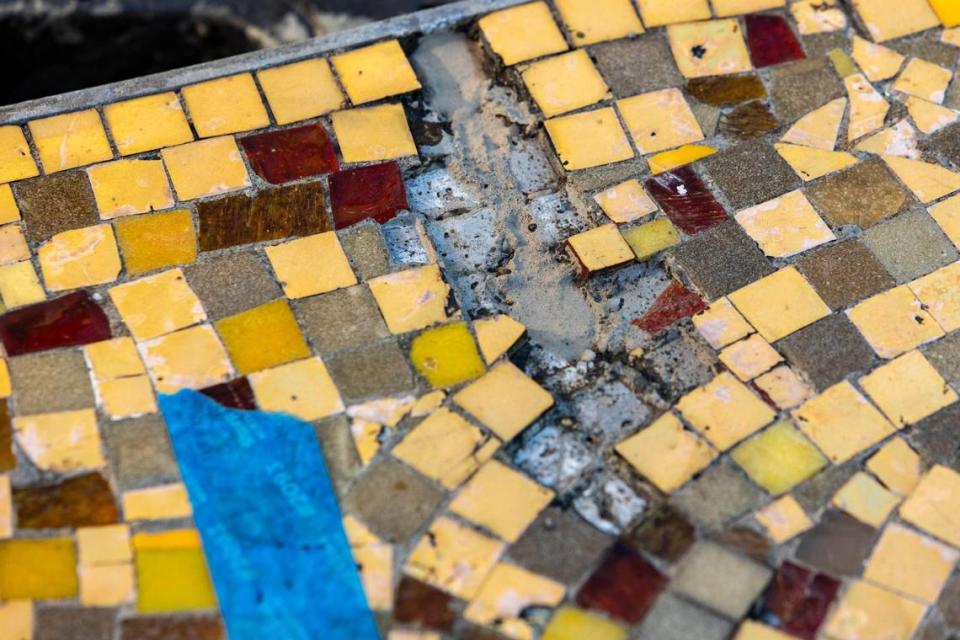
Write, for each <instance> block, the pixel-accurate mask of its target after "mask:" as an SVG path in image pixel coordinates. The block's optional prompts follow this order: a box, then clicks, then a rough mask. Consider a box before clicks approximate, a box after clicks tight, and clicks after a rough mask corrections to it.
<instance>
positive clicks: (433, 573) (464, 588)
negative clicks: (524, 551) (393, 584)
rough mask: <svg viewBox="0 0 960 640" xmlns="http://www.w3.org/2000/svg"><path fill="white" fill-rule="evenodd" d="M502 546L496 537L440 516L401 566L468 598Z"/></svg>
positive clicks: (420, 578)
mask: <svg viewBox="0 0 960 640" xmlns="http://www.w3.org/2000/svg"><path fill="white" fill-rule="evenodd" d="M504 546H505V545H504V543H502V542H500V541H499V540H495V539H494V538H490V537H488V536H485V535H483V534H481V533H478V532H477V531H475V530H473V529H472V528H470V527H468V526H466V525H463V524H460V523H458V522H456V521H454V520H451V519H450V518H447V517H444V516H441V517H440V518H437V519H436V520H435V521H434V522H433V523H432V524H431V525H430V527H429V528H428V529H427V533H426V535H424V536H423V537H422V538H421V539H420V542H419V543H418V544H417V546H416V547H415V548H414V550H413V551H412V552H411V553H410V557H409V558H408V559H407V563H406V566H405V567H404V569H405V572H406V573H407V575H409V576H411V577H413V578H416V579H418V580H421V581H423V582H426V583H427V584H431V585H433V586H435V587H437V588H438V589H441V590H443V591H446V592H447V593H450V594H451V595H454V596H456V597H458V598H464V599H468V600H469V599H472V598H473V597H474V596H475V595H476V594H477V592H479V590H480V587H481V586H483V582H484V580H486V578H487V576H488V575H490V572H491V571H493V568H494V567H495V566H496V564H497V561H498V560H499V559H500V556H501V554H502V553H503V551H504Z"/></svg>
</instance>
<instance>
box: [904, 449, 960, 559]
mask: <svg viewBox="0 0 960 640" xmlns="http://www.w3.org/2000/svg"><path fill="white" fill-rule="evenodd" d="M900 517H901V518H902V519H904V520H906V521H907V522H909V523H910V524H912V525H915V526H916V527H918V528H919V529H922V530H923V531H926V532H927V533H929V534H930V535H932V536H935V537H937V538H940V539H941V540H943V541H944V542H946V543H948V544H950V545H952V546H954V547H960V474H958V473H957V472H956V471H954V470H953V469H950V468H948V467H944V466H942V465H935V466H934V467H933V468H932V469H930V471H928V472H927V473H926V475H924V476H923V478H921V479H920V484H918V485H917V488H916V489H914V491H913V493H911V494H910V495H909V496H908V497H907V499H906V500H905V501H904V503H903V504H902V505H900Z"/></svg>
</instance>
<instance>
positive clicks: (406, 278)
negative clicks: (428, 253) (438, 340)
mask: <svg viewBox="0 0 960 640" xmlns="http://www.w3.org/2000/svg"><path fill="white" fill-rule="evenodd" d="M368 284H369V286H370V291H371V292H372V293H373V297H374V298H375V299H376V301H377V305H378V306H379V307H380V312H381V313H382V314H383V319H384V320H386V322H387V328H388V329H390V331H391V332H392V333H407V332H408V331H416V330H417V329H424V328H426V327H429V326H430V325H433V324H437V323H439V322H444V321H445V320H447V318H448V316H447V312H446V306H447V297H448V296H449V295H450V287H448V286H447V283H446V282H444V281H443V278H442V277H441V275H440V267H438V266H437V265H435V264H431V265H427V266H425V267H416V268H414V269H408V270H406V271H398V272H396V273H391V274H387V275H385V276H379V277H376V278H373V279H371V280H369V281H368Z"/></svg>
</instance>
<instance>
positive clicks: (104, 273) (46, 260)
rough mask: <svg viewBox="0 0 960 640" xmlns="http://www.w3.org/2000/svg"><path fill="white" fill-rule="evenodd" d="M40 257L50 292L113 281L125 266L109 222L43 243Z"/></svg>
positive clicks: (73, 231)
mask: <svg viewBox="0 0 960 640" xmlns="http://www.w3.org/2000/svg"><path fill="white" fill-rule="evenodd" d="M37 258H38V260H39V262H40V270H41V271H42V272H43V282H44V284H45V285H46V286H47V291H63V290H66V289H76V288H78V287H88V286H91V285H96V284H106V283H108V282H113V281H115V280H116V279H117V277H118V276H119V275H120V269H121V266H122V265H121V264H120V251H119V250H118V249H117V239H116V237H115V236H114V235H113V227H111V226H110V225H109V224H98V225H96V226H93V227H84V228H82V229H72V230H70V231H64V232H62V233H58V234H57V235H55V236H53V237H52V238H50V241H49V242H46V243H44V244H43V245H41V246H40V248H39V249H38V250H37Z"/></svg>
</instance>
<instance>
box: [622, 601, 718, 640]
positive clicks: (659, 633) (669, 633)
mask: <svg viewBox="0 0 960 640" xmlns="http://www.w3.org/2000/svg"><path fill="white" fill-rule="evenodd" d="M732 631H733V624H732V623H731V622H728V621H727V620H725V619H723V618H722V617H720V616H718V615H716V614H714V613H712V612H710V611H707V610H706V609H701V608H700V607H698V606H696V605H693V604H690V603H689V602H687V601H686V600H683V599H681V598H678V597H676V596H674V595H672V594H669V593H667V594H664V595H663V596H661V597H660V598H658V599H657V603H656V604H655V605H654V606H653V609H652V610H651V611H650V614H649V615H648V616H647V617H646V619H645V620H644V621H643V624H642V625H641V626H640V631H639V635H638V636H637V638H638V639H639V640H689V639H690V638H697V640H724V639H725V638H728V637H729V636H730V633H731V632H732Z"/></svg>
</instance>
